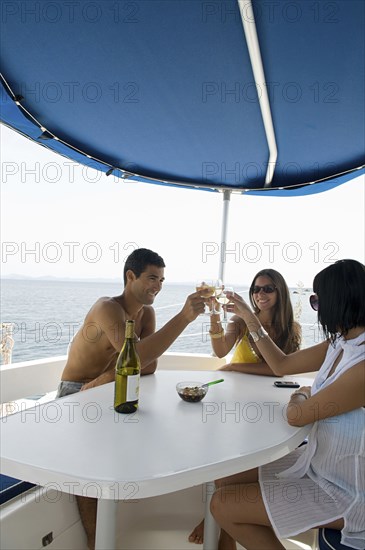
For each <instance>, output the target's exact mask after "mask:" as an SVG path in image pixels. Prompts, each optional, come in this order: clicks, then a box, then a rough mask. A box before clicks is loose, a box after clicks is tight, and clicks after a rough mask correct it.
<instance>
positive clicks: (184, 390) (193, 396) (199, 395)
mask: <svg viewBox="0 0 365 550" xmlns="http://www.w3.org/2000/svg"><path fill="white" fill-rule="evenodd" d="M176 391H177V393H178V394H179V396H180V397H181V399H182V400H183V401H187V402H188V403H197V402H198V401H201V400H202V399H204V397H205V396H206V395H207V391H208V386H207V385H206V384H203V382H179V383H178V384H176Z"/></svg>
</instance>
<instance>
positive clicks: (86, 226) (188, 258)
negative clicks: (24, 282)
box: [0, 126, 365, 287]
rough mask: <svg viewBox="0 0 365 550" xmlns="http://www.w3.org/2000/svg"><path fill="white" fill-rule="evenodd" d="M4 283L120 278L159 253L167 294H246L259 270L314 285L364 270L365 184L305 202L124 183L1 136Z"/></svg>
mask: <svg viewBox="0 0 365 550" xmlns="http://www.w3.org/2000/svg"><path fill="white" fill-rule="evenodd" d="M0 130H1V146H0V147H1V149H0V153H1V241H2V242H1V265H0V267H1V276H2V277H8V276H11V275H14V274H16V275H21V276H31V277H43V276H48V277H62V278H72V279H78V278H85V279H95V278H102V279H120V280H121V279H122V273H123V264H124V260H125V258H126V257H127V256H128V254H130V253H131V252H132V251H133V250H134V249H135V248H138V247H145V248H150V249H152V250H154V251H156V252H158V253H159V254H160V255H161V256H162V257H163V258H164V260H165V264H166V269H165V277H166V283H173V282H174V283H177V282H192V283H194V282H195V281H196V280H197V279H199V278H212V279H215V278H217V276H218V272H219V263H220V258H221V256H222V257H223V260H224V266H225V276H224V279H225V282H226V284H233V285H249V284H250V282H251V280H252V279H253V277H254V275H255V274H256V273H257V272H258V271H259V270H260V269H263V268H267V267H269V268H273V269H276V270H278V271H280V272H281V273H282V275H283V276H284V277H285V279H286V280H287V282H288V284H289V285H290V286H296V285H297V284H301V283H302V284H303V285H304V286H305V287H310V286H311V285H312V280H313V277H314V275H315V274H316V273H317V272H318V271H320V270H321V269H323V268H325V267H326V266H327V265H329V264H330V263H332V262H333V261H335V260H338V259H341V258H353V259H356V260H359V261H361V262H363V263H364V260H365V243H364V234H365V227H364V209H365V192H364V190H365V185H364V184H365V178H364V176H361V177H358V178H356V179H354V180H352V181H350V182H348V183H345V184H343V185H341V186H339V187H337V188H335V189H332V190H330V191H328V192H325V193H319V194H315V195H311V196H306V197H293V198H280V197H253V196H251V197H250V196H242V195H238V194H237V195H236V194H235V195H233V196H232V198H231V201H230V207H229V222H228V234H227V241H226V250H224V249H222V246H221V223H222V213H223V202H222V200H223V197H222V194H221V193H209V192H205V191H197V190H187V189H179V188H172V187H163V186H157V185H149V184H143V183H139V182H123V181H122V180H120V179H117V178H114V177H113V176H109V177H106V176H105V175H103V174H101V173H98V172H96V171H94V170H92V169H90V168H86V167H83V166H81V165H77V164H76V163H74V162H72V161H69V160H68V159H65V158H63V157H61V156H59V155H57V154H56V153H53V152H51V151H48V150H47V149H46V148H44V147H40V146H39V145H38V144H35V143H32V142H31V141H30V140H28V139H27V138H24V137H23V136H21V135H19V134H17V133H16V132H14V131H13V130H10V129H9V128H7V127H5V126H1V129H0Z"/></svg>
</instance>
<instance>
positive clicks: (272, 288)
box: [251, 285, 276, 294]
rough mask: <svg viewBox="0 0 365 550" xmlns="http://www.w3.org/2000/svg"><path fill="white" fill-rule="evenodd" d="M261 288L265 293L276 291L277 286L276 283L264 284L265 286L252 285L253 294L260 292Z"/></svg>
mask: <svg viewBox="0 0 365 550" xmlns="http://www.w3.org/2000/svg"><path fill="white" fill-rule="evenodd" d="M260 290H262V291H263V292H265V294H271V293H272V292H275V290H276V287H275V286H274V285H264V286H258V285H255V286H253V287H251V292H252V294H258V293H259V292H260Z"/></svg>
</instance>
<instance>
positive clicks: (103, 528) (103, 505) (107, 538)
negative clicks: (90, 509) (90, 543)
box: [95, 498, 118, 550]
mask: <svg viewBox="0 0 365 550" xmlns="http://www.w3.org/2000/svg"><path fill="white" fill-rule="evenodd" d="M117 509H118V501H115V500H107V499H101V498H99V500H98V511H97V515H96V540H95V550H111V548H113V549H114V548H115V541H116V534H117V529H116V528H117Z"/></svg>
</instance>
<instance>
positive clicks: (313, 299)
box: [309, 294, 319, 311]
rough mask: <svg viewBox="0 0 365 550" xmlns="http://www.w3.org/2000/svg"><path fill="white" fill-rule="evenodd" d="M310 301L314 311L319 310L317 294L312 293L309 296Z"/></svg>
mask: <svg viewBox="0 0 365 550" xmlns="http://www.w3.org/2000/svg"><path fill="white" fill-rule="evenodd" d="M309 303H310V305H311V307H312V309H314V311H318V304H319V300H318V296H317V294H312V295H311V296H309Z"/></svg>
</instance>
